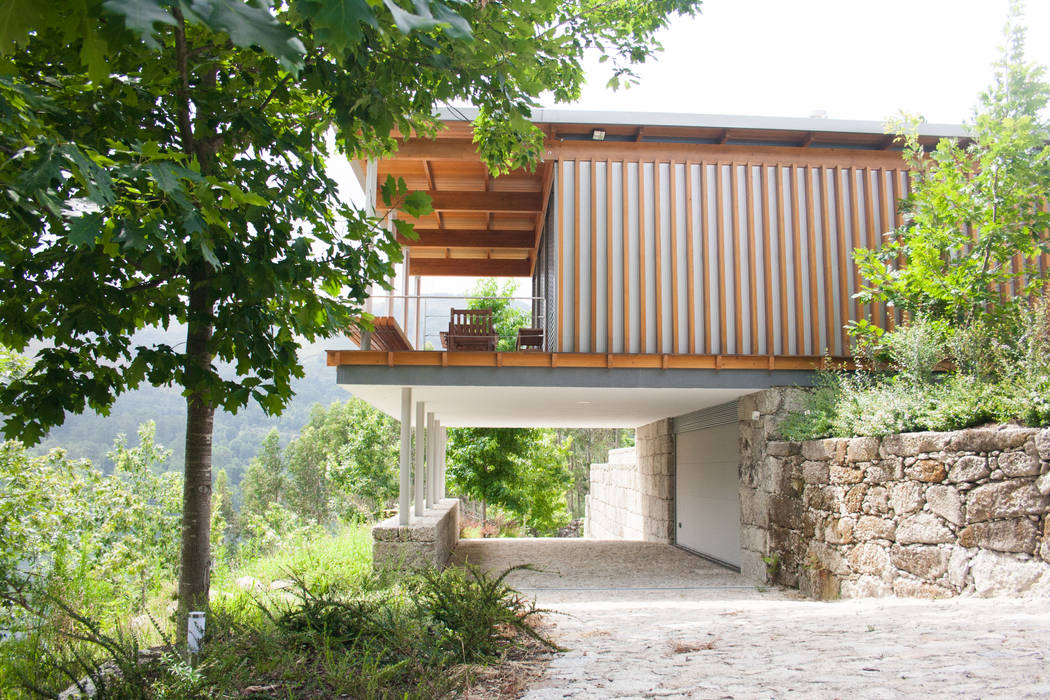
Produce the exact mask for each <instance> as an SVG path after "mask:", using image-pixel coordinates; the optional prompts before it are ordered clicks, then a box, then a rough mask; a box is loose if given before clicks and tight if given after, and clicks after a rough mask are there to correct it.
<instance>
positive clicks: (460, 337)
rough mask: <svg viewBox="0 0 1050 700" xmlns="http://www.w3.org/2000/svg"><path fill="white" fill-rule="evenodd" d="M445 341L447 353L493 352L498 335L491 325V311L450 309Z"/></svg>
mask: <svg viewBox="0 0 1050 700" xmlns="http://www.w3.org/2000/svg"><path fill="white" fill-rule="evenodd" d="M446 340H447V343H448V350H449V352H454V351H456V350H480V351H490V352H491V351H494V350H495V349H496V343H497V341H498V340H499V335H497V334H496V329H495V328H494V327H493V324H492V309H452V320H451V321H450V322H449V324H448V335H447V337H446Z"/></svg>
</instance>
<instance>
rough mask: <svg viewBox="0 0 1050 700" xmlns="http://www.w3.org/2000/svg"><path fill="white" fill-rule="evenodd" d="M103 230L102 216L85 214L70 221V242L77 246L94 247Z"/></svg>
mask: <svg viewBox="0 0 1050 700" xmlns="http://www.w3.org/2000/svg"><path fill="white" fill-rule="evenodd" d="M101 230H102V215H101V214H98V213H95V214H84V215H83V216H78V217H76V218H75V219H70V220H69V242H70V243H72V244H73V245H75V246H81V245H92V244H94V242H95V237H96V236H98V234H99V231H101Z"/></svg>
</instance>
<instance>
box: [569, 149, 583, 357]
mask: <svg viewBox="0 0 1050 700" xmlns="http://www.w3.org/2000/svg"><path fill="white" fill-rule="evenodd" d="M581 167H582V166H581V164H580V161H575V162H574V163H573V166H572V213H573V220H574V221H573V232H572V233H573V244H572V245H573V248H572V251H573V252H572V259H573V274H575V275H576V277H575V279H574V280H573V285H572V289H573V306H572V308H573V312H574V316H573V329H574V330H573V336H572V345H571V349H572V350H573V351H575V352H580V350H581V349H582V348H581V347H580V274H581V273H580V271H581V269H582V268H581V263H580V168H581Z"/></svg>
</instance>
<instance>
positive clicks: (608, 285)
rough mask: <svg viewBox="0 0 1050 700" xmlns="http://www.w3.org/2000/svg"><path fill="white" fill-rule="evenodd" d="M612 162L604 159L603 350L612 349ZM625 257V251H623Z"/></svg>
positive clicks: (609, 350) (608, 350)
mask: <svg viewBox="0 0 1050 700" xmlns="http://www.w3.org/2000/svg"><path fill="white" fill-rule="evenodd" d="M612 199H613V198H612V163H611V162H610V161H605V351H606V352H612V351H613V207H612ZM624 257H627V252H626V251H625V252H624Z"/></svg>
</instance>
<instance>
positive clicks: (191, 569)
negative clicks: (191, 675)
mask: <svg viewBox="0 0 1050 700" xmlns="http://www.w3.org/2000/svg"><path fill="white" fill-rule="evenodd" d="M189 306H190V313H189V319H188V327H187V330H186V371H187V375H188V376H187V379H188V380H189V381H188V382H187V388H188V389H189V394H188V395H187V397H186V471H185V481H184V482H183V490H182V556H181V558H180V566H179V614H178V618H177V621H176V625H177V628H176V638H177V640H178V641H179V643H180V644H182V643H185V641H186V621H187V619H188V613H189V612H190V611H192V610H207V607H208V588H209V586H210V584H211V455H212V430H213V424H214V420H215V406H214V404H212V403H211V402H210V401H209V400H208V399H207V398H206V397H205V395H204V394H203V393H202V392H201V390H200V389H199V388H195V385H196V386H200V378H199V377H194V375H196V374H197V372H206V373H210V372H211V362H212V355H211V352H210V351H209V349H208V342H209V340H210V339H211V335H212V330H213V325H212V321H211V303H210V300H209V299H208V296H207V289H206V287H205V285H203V284H200V283H199V282H198V283H197V284H196V285H194V286H193V288H192V289H191V291H190V305H189Z"/></svg>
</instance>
